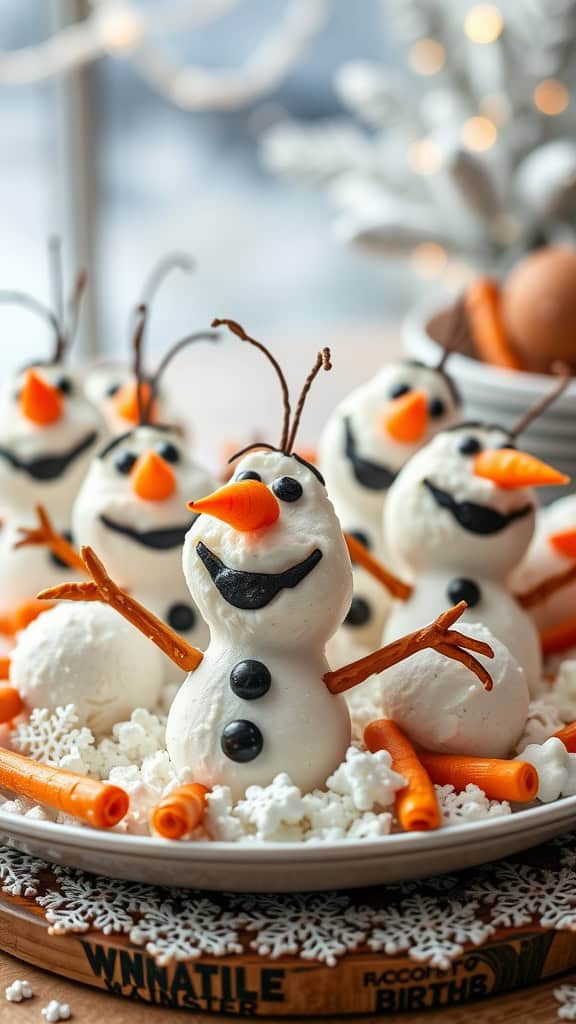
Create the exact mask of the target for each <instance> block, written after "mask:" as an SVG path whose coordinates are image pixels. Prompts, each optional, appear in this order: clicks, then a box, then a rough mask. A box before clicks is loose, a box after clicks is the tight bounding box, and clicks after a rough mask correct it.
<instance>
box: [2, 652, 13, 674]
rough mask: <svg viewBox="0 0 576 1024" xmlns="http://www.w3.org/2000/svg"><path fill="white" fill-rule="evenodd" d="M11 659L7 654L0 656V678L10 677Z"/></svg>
mask: <svg viewBox="0 0 576 1024" xmlns="http://www.w3.org/2000/svg"><path fill="white" fill-rule="evenodd" d="M11 660H12V659H11V658H10V656H9V655H7V654H6V655H5V656H4V657H0V679H9V678H10V662H11Z"/></svg>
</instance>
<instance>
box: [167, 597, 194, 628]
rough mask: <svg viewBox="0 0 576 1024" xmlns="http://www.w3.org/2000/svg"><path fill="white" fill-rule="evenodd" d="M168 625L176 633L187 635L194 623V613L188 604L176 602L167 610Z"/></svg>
mask: <svg viewBox="0 0 576 1024" xmlns="http://www.w3.org/2000/svg"><path fill="white" fill-rule="evenodd" d="M167 618H168V625H169V626H172V629H175V630H176V632H177V633H187V632H188V630H190V629H192V628H193V627H194V625H195V623H196V613H195V611H194V609H193V608H191V607H190V605H189V604H184V603H183V602H177V603H176V604H173V605H171V606H170V608H169V609H168V616H167Z"/></svg>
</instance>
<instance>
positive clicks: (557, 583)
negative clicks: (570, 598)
mask: <svg viewBox="0 0 576 1024" xmlns="http://www.w3.org/2000/svg"><path fill="white" fill-rule="evenodd" d="M574 580H576V563H575V564H574V565H571V566H570V568H569V569H564V570H563V571H562V572H558V573H556V574H555V575H554V576H549V577H548V579H545V580H542V583H538V584H537V585H536V586H535V587H532V589H531V590H526V591H525V593H524V594H515V595H514V596H515V598H516V600H517V601H518V603H519V604H521V605H522V607H523V608H534V606H535V605H538V604H542V602H543V601H545V600H546V598H548V597H551V596H552V594H555V593H556V591H557V590H561V589H562V587H566V586H567V585H568V584H569V583H573V582H574Z"/></svg>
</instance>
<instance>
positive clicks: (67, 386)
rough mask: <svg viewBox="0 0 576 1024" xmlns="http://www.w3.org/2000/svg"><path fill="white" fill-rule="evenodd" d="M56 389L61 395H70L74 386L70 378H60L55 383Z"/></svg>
mask: <svg viewBox="0 0 576 1024" xmlns="http://www.w3.org/2000/svg"><path fill="white" fill-rule="evenodd" d="M56 387H57V388H58V391H60V392H61V393H62V394H63V395H71V394H72V393H73V392H74V385H73V383H72V381H71V380H70V377H60V380H57V381H56Z"/></svg>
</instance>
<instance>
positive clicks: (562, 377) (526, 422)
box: [508, 362, 571, 438]
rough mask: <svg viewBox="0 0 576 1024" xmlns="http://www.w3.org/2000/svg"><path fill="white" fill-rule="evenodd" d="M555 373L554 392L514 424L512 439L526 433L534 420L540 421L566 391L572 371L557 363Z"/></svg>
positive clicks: (532, 406)
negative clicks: (543, 414) (556, 378)
mask: <svg viewBox="0 0 576 1024" xmlns="http://www.w3.org/2000/svg"><path fill="white" fill-rule="evenodd" d="M552 370H553V371H554V373H556V374H557V375H558V380H557V382H556V384H555V386H554V387H553V388H552V390H551V391H550V392H549V393H548V394H547V395H544V397H543V398H539V399H538V401H537V402H534V404H533V405H531V406H530V408H529V409H527V410H526V412H525V413H523V415H522V416H521V417H520V419H519V420H517V422H516V423H515V424H514V426H513V427H512V429H511V430H510V431H508V433H509V434H510V437H512V438H516V437H518V435H519V434H523V433H524V431H525V430H526V429H527V428H528V427H529V426H530V424H531V423H533V422H534V420H536V419H538V417H539V416H541V415H542V413H543V412H545V411H546V409H548V407H549V406H550V405H552V404H553V403H554V402H555V401H556V399H557V398H559V397H560V395H561V394H562V392H563V391H565V390H566V388H567V387H568V384H569V383H570V377H571V371H570V367H569V366H567V365H566V363H562V362H557V363H554V364H553V366H552Z"/></svg>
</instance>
